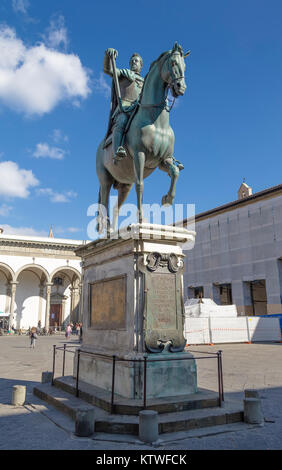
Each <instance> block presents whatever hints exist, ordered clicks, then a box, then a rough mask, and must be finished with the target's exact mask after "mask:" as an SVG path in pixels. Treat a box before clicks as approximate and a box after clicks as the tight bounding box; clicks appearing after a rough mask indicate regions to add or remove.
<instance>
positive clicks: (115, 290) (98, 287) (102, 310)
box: [90, 275, 126, 330]
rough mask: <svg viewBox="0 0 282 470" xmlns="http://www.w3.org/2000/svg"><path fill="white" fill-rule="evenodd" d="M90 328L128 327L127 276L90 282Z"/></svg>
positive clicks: (111, 328) (121, 328) (114, 328)
mask: <svg viewBox="0 0 282 470" xmlns="http://www.w3.org/2000/svg"><path fill="white" fill-rule="evenodd" d="M90 328H95V329H98V330H123V329H125V328H126V276H125V275H124V276H119V277H115V278H110V279H103V280H102V281H97V282H94V283H92V284H90Z"/></svg>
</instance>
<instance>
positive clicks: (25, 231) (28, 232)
mask: <svg viewBox="0 0 282 470" xmlns="http://www.w3.org/2000/svg"><path fill="white" fill-rule="evenodd" d="M1 228H3V229H4V232H3V236H5V235H23V236H27V237H47V236H48V232H46V231H45V230H36V229H34V228H32V227H12V226H11V225H7V224H1Z"/></svg>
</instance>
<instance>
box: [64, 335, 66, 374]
mask: <svg viewBox="0 0 282 470" xmlns="http://www.w3.org/2000/svg"><path fill="white" fill-rule="evenodd" d="M65 359H66V343H64V354H63V377H64V375H65Z"/></svg>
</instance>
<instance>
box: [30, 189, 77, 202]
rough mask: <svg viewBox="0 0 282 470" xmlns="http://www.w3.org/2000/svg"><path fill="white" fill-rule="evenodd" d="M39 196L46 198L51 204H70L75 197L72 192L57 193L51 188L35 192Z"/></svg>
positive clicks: (75, 194)
mask: <svg viewBox="0 0 282 470" xmlns="http://www.w3.org/2000/svg"><path fill="white" fill-rule="evenodd" d="M37 194H38V195H39V196H48V197H49V199H50V201H51V202H70V201H71V199H73V198H75V197H76V196H77V193H75V192H74V191H65V192H63V193H58V192H56V191H54V190H53V189H51V188H41V189H38V190H37Z"/></svg>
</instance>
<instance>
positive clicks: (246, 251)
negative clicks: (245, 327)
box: [184, 183, 282, 315]
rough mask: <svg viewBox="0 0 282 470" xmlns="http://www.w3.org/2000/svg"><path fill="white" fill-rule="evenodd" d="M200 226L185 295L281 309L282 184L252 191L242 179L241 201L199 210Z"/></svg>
mask: <svg viewBox="0 0 282 470" xmlns="http://www.w3.org/2000/svg"><path fill="white" fill-rule="evenodd" d="M189 224H190V225H191V220H190V221H189V220H186V221H185V225H184V226H186V227H187V228H190V227H189ZM195 231H196V233H197V235H196V243H195V246H194V248H193V249H192V250H190V251H187V252H186V256H187V257H186V268H185V275H184V286H185V289H184V291H185V295H186V298H196V297H208V298H211V299H213V300H214V301H215V302H216V303H218V304H219V305H228V304H231V303H234V304H236V306H237V311H238V315H265V314H281V313H282V305H281V302H282V185H278V186H275V187H272V188H269V189H266V190H264V191H260V192H258V193H255V194H252V190H251V188H250V187H249V186H248V185H246V183H242V185H241V187H240V189H239V191H238V199H237V200H236V201H233V202H231V203H229V204H225V205H224V206H220V207H217V208H215V209H212V210H209V211H207V212H204V213H201V214H198V215H197V216H196V218H195Z"/></svg>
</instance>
